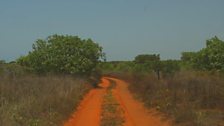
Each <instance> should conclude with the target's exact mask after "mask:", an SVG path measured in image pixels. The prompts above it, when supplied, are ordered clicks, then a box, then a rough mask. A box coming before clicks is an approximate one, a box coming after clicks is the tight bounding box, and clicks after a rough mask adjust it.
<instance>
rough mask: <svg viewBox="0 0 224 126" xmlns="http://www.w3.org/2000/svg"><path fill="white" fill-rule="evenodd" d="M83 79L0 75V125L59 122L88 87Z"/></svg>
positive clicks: (57, 124) (49, 125) (35, 125)
mask: <svg viewBox="0 0 224 126" xmlns="http://www.w3.org/2000/svg"><path fill="white" fill-rule="evenodd" d="M86 83H87V81H86V79H84V78H83V79H80V78H75V77H72V76H60V75H47V76H37V75H32V74H31V75H27V74H23V75H14V74H11V73H10V74H6V73H3V74H1V76H0V125H1V126H61V125H63V121H65V120H67V119H68V118H69V116H70V114H71V113H72V112H73V111H74V110H75V108H76V106H77V105H78V103H79V101H80V100H81V99H82V96H83V94H84V93H85V92H86V91H87V90H88V89H89V88H90V86H87V85H86Z"/></svg>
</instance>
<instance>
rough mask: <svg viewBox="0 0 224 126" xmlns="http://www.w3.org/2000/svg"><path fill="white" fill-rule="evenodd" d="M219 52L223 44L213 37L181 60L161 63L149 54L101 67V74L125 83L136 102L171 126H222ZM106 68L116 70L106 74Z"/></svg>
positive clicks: (222, 81)
mask: <svg viewBox="0 0 224 126" xmlns="http://www.w3.org/2000/svg"><path fill="white" fill-rule="evenodd" d="M223 50H224V42H223V41H222V40H220V39H218V37H214V38H212V39H209V40H207V42H206V47H205V48H203V49H201V50H200V51H198V52H183V53H182V57H181V60H166V61H163V60H159V59H160V58H156V57H158V56H159V55H155V54H153V55H139V56H137V57H136V58H135V60H134V61H133V62H131V61H129V62H116V63H114V62H109V63H105V64H101V65H102V69H103V70H104V72H105V74H107V75H108V74H109V75H112V76H116V77H120V78H123V79H124V80H126V81H128V82H129V83H130V85H129V89H130V91H131V92H133V93H134V94H135V96H136V97H137V98H138V99H139V100H141V101H143V102H144V103H145V105H146V106H147V107H149V108H155V109H157V110H158V111H161V112H163V113H165V114H166V115H167V116H168V117H169V118H172V119H173V120H174V124H175V125H178V126H223V124H224V111H223V109H224V102H223V101H224V93H223V92H224V79H223V78H224V75H223V65H224V61H223V59H224V57H223V56H224V55H223ZM153 57H154V58H153ZM155 59H158V60H155ZM125 64H126V65H125ZM108 66H109V69H111V68H114V69H116V71H112V72H110V71H109V70H108V71H107V67H108Z"/></svg>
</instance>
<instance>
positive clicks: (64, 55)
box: [18, 35, 104, 74]
mask: <svg viewBox="0 0 224 126" xmlns="http://www.w3.org/2000/svg"><path fill="white" fill-rule="evenodd" d="M103 56H104V53H103V52H102V47H101V46H99V45H98V44H97V43H95V42H93V41H92V40H91V39H87V40H85V39H80V38H79V37H78V36H70V35H66V36H64V35H52V36H49V37H48V38H47V39H45V40H43V39H39V40H37V41H36V42H35V43H34V44H33V50H32V51H30V52H29V54H28V55H27V56H23V57H21V58H19V59H18V62H19V63H20V64H22V65H25V66H28V67H31V68H33V69H34V70H35V71H36V72H38V73H45V72H57V73H69V74H88V73H91V72H92V71H93V70H94V69H95V67H96V65H97V63H98V61H99V60H100V59H101V58H103Z"/></svg>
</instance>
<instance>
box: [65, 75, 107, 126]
mask: <svg viewBox="0 0 224 126" xmlns="http://www.w3.org/2000/svg"><path fill="white" fill-rule="evenodd" d="M108 85H109V81H108V80H106V79H102V83H101V84H99V86H100V88H96V89H92V90H91V91H90V92H89V93H88V94H87V95H86V96H85V97H84V99H83V101H82V102H81V103H80V105H79V107H78V109H77V112H75V113H74V115H73V116H72V118H71V119H70V120H69V121H68V122H66V123H65V124H64V126H99V125H100V114H101V104H102V100H103V95H104V94H105V93H106V87H108Z"/></svg>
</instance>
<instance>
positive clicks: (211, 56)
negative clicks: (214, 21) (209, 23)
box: [193, 36, 224, 70]
mask: <svg viewBox="0 0 224 126" xmlns="http://www.w3.org/2000/svg"><path fill="white" fill-rule="evenodd" d="M193 62H194V66H195V68H198V69H204V70H224V42H223V41H222V40H220V39H219V38H218V37H216V36H215V37H213V38H211V39H209V40H207V41H206V48H203V49H201V50H200V51H199V52H197V54H196V56H195V58H194V60H193Z"/></svg>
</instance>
